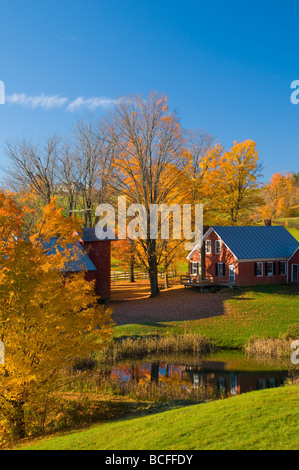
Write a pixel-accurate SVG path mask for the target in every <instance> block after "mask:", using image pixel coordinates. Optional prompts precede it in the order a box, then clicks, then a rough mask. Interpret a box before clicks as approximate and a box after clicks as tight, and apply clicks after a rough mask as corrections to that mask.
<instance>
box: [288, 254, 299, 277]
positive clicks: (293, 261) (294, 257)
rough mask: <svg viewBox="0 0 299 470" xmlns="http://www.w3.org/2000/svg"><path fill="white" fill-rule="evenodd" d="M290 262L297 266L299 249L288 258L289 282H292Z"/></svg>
mask: <svg viewBox="0 0 299 470" xmlns="http://www.w3.org/2000/svg"><path fill="white" fill-rule="evenodd" d="M292 264H298V267H299V250H297V251H296V253H294V255H293V256H292V258H290V260H289V273H288V274H289V282H290V283H291V282H292Z"/></svg>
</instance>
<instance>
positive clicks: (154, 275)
mask: <svg viewBox="0 0 299 470" xmlns="http://www.w3.org/2000/svg"><path fill="white" fill-rule="evenodd" d="M148 265H149V278H150V284H151V297H155V296H156V295H157V294H159V284H158V265H157V256H156V244H155V240H150V241H149V245H148Z"/></svg>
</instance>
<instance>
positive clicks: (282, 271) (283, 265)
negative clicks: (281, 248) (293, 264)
mask: <svg viewBox="0 0 299 470" xmlns="http://www.w3.org/2000/svg"><path fill="white" fill-rule="evenodd" d="M278 269H279V274H280V275H281V276H285V275H286V272H287V270H286V262H285V261H279V263H278Z"/></svg>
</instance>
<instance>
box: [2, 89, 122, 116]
mask: <svg viewBox="0 0 299 470" xmlns="http://www.w3.org/2000/svg"><path fill="white" fill-rule="evenodd" d="M6 101H7V103H9V104H11V105H17V106H23V107H26V108H31V109H37V108H41V109H45V110H48V111H49V110H53V109H59V108H63V109H64V110H65V111H69V112H75V111H78V110H80V109H84V108H85V109H89V110H92V111H94V110H96V109H98V108H103V109H104V108H109V107H110V106H114V105H115V104H117V103H118V102H119V100H116V99H113V98H106V97H93V98H83V97H82V96H80V97H78V98H76V99H74V100H70V99H69V98H67V97H62V96H59V95H45V94H44V93H42V94H40V95H37V96H28V95H26V94H25V93H19V94H18V93H14V94H13V95H8V96H7V97H6Z"/></svg>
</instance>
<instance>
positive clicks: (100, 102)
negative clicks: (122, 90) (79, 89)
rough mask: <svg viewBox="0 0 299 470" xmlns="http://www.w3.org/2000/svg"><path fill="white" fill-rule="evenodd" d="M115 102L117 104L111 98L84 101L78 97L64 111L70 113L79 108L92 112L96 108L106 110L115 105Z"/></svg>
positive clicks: (95, 98)
mask: <svg viewBox="0 0 299 470" xmlns="http://www.w3.org/2000/svg"><path fill="white" fill-rule="evenodd" d="M117 102H118V101H117V100H114V99H111V98H105V97H101V98H97V97H94V98H87V99H84V98H82V96H80V97H79V98H77V99H75V100H74V101H72V102H71V103H70V104H69V105H68V107H67V108H66V109H67V111H71V112H74V111H76V110H77V109H80V108H88V109H90V110H92V111H94V110H95V109H97V108H108V107H109V106H113V105H115V104H117Z"/></svg>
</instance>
